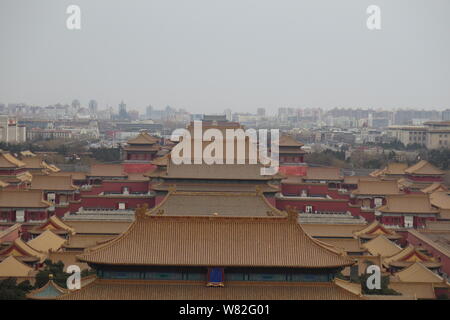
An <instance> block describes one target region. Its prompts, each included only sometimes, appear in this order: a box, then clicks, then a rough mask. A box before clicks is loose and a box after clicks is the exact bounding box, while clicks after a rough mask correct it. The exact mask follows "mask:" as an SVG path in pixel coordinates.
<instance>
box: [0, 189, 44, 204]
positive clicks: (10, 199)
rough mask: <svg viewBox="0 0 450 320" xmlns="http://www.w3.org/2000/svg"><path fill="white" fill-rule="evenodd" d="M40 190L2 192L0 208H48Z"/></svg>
mask: <svg viewBox="0 0 450 320" xmlns="http://www.w3.org/2000/svg"><path fill="white" fill-rule="evenodd" d="M49 206H51V204H50V203H49V202H47V201H45V200H43V193H42V191H40V190H0V208H47V207H49Z"/></svg>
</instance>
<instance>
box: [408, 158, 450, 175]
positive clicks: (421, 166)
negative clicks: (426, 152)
mask: <svg viewBox="0 0 450 320" xmlns="http://www.w3.org/2000/svg"><path fill="white" fill-rule="evenodd" d="M405 173H408V174H418V175H442V174H444V172H443V171H442V170H439V169H438V168H436V167H435V166H433V165H432V164H431V163H429V162H428V161H426V160H421V161H419V162H417V163H416V164H415V165H412V166H411V167H409V168H407V169H406V170H405Z"/></svg>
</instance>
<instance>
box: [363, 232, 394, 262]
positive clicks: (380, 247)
mask: <svg viewBox="0 0 450 320" xmlns="http://www.w3.org/2000/svg"><path fill="white" fill-rule="evenodd" d="M362 246H363V247H364V248H366V249H367V250H368V251H369V252H370V254H371V255H374V256H378V255H380V256H382V257H390V256H393V255H395V254H397V253H399V252H400V251H402V248H400V247H399V246H397V245H396V244H395V243H394V242H392V241H391V240H389V239H388V238H386V237H385V236H383V235H379V236H378V237H376V238H374V239H372V240H370V241H368V242H366V243H363V245H362Z"/></svg>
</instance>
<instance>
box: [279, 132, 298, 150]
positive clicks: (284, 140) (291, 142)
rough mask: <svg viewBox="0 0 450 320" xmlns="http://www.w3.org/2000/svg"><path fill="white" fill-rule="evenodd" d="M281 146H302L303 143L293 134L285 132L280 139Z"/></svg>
mask: <svg viewBox="0 0 450 320" xmlns="http://www.w3.org/2000/svg"><path fill="white" fill-rule="evenodd" d="M278 144H279V146H280V147H302V146H303V143H301V142H299V141H297V140H296V139H294V138H293V137H292V136H290V135H287V134H283V135H281V136H280V140H279V143H278Z"/></svg>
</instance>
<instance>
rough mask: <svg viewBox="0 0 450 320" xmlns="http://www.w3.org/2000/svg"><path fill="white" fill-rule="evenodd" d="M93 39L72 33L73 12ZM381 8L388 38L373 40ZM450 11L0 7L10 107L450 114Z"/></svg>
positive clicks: (317, 6)
mask: <svg viewBox="0 0 450 320" xmlns="http://www.w3.org/2000/svg"><path fill="white" fill-rule="evenodd" d="M71 4H76V5H78V6H79V7H80V8H81V17H82V24H81V26H82V28H81V30H75V31H73V30H72V31H70V30H68V29H67V28H66V19H67V17H68V15H67V14H66V8H67V7H68V6H69V5H71ZM372 4H376V5H378V6H379V7H380V8H381V15H382V29H381V30H377V31H369V30H368V29H367V28H366V19H367V14H366V8H367V7H368V6H369V5H372ZM448 12H450V2H449V1H448V0H433V1H427V2H424V1H420V0H408V1H407V0H398V1H388V0H342V1H333V0H323V1H295V0H282V1H276V2H275V1H269V0H259V1H256V0H246V1H238V0H229V1H220V0H193V1H189V3H188V2H184V1H171V2H167V1H163V0H152V1H136V2H133V3H132V5H131V4H130V2H129V1H123V0H120V1H118V0H116V1H112V0H108V1H107V0H97V1H88V0H77V1H75V2H73V1H68V0H61V1H57V2H55V1H50V0H41V1H27V0H2V1H1V3H0V43H1V46H2V50H0V71H1V76H0V103H4V104H8V103H22V102H23V103H26V104H29V105H39V106H47V105H54V104H56V103H58V102H60V103H61V104H71V102H72V101H73V100H74V99H78V100H80V102H81V104H82V106H84V107H88V105H89V101H90V100H91V99H94V100H96V101H97V103H98V108H99V109H104V108H105V107H106V106H111V107H113V108H118V105H119V104H120V102H121V101H122V100H123V101H124V102H125V104H126V105H127V109H128V110H139V112H141V113H145V108H146V107H147V106H148V105H152V106H154V107H155V108H156V109H162V108H165V107H166V106H167V105H170V106H171V107H173V108H176V109H180V108H182V109H186V110H187V111H189V112H191V113H216V114H219V113H223V111H224V110H225V109H231V110H233V112H238V111H239V112H249V113H256V112H257V109H258V108H265V109H266V113H267V114H269V115H270V114H274V113H276V111H277V109H278V108H279V107H292V108H322V109H326V110H328V109H332V108H334V107H344V108H373V109H380V108H382V109H386V110H387V109H394V108H396V109H406V108H413V109H428V110H430V109H436V110H445V109H448V108H450V90H449V89H450V37H449V30H450V22H449V20H448Z"/></svg>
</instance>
